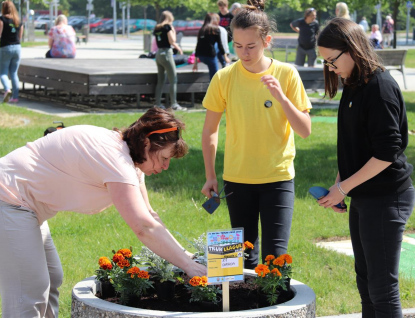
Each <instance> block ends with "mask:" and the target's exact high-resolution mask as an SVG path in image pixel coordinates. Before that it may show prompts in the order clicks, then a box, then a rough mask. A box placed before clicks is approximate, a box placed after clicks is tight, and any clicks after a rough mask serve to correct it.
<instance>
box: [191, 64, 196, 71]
mask: <svg viewBox="0 0 415 318" xmlns="http://www.w3.org/2000/svg"><path fill="white" fill-rule="evenodd" d="M192 70H193V72H197V64H196V63H195V64H193V68H192Z"/></svg>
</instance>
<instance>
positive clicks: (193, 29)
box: [173, 20, 203, 36]
mask: <svg viewBox="0 0 415 318" xmlns="http://www.w3.org/2000/svg"><path fill="white" fill-rule="evenodd" d="M202 25H203V21H202V20H191V21H184V20H177V21H174V22H173V26H174V28H175V29H176V34H177V36H180V35H179V34H180V33H182V35H183V36H197V34H198V33H199V30H200V29H201V27H202Z"/></svg>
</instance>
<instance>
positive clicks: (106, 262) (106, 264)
mask: <svg viewBox="0 0 415 318" xmlns="http://www.w3.org/2000/svg"><path fill="white" fill-rule="evenodd" d="M98 264H99V267H101V268H102V269H112V264H111V261H110V259H109V258H108V257H105V256H103V257H100V258H99V261H98Z"/></svg>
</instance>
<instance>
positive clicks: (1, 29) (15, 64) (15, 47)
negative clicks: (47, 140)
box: [0, 1, 23, 103]
mask: <svg viewBox="0 0 415 318" xmlns="http://www.w3.org/2000/svg"><path fill="white" fill-rule="evenodd" d="M0 36H1V43H0V79H1V83H2V84H3V88H4V95H3V103H7V102H10V103H17V102H18V101H19V77H18V75H17V70H18V69H19V65H20V58H21V56H20V55H21V45H20V41H21V39H22V36H23V25H22V24H21V21H20V18H19V13H18V12H17V10H16V7H15V6H14V4H13V2H12V1H3V2H2V4H1V16H0ZM9 74H10V79H11V82H12V90H11V89H10V84H9V78H8V76H9ZM10 97H11V99H10Z"/></svg>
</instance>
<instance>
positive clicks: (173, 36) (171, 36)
mask: <svg viewBox="0 0 415 318" xmlns="http://www.w3.org/2000/svg"><path fill="white" fill-rule="evenodd" d="M167 38H168V39H169V43H170V45H171V46H173V47H174V48H176V50H177V51H178V52H179V54H183V51H182V48H181V47H180V46H179V45H178V44H177V43H176V30H175V29H174V28H173V26H172V27H171V30H170V31H169V32H167Z"/></svg>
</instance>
